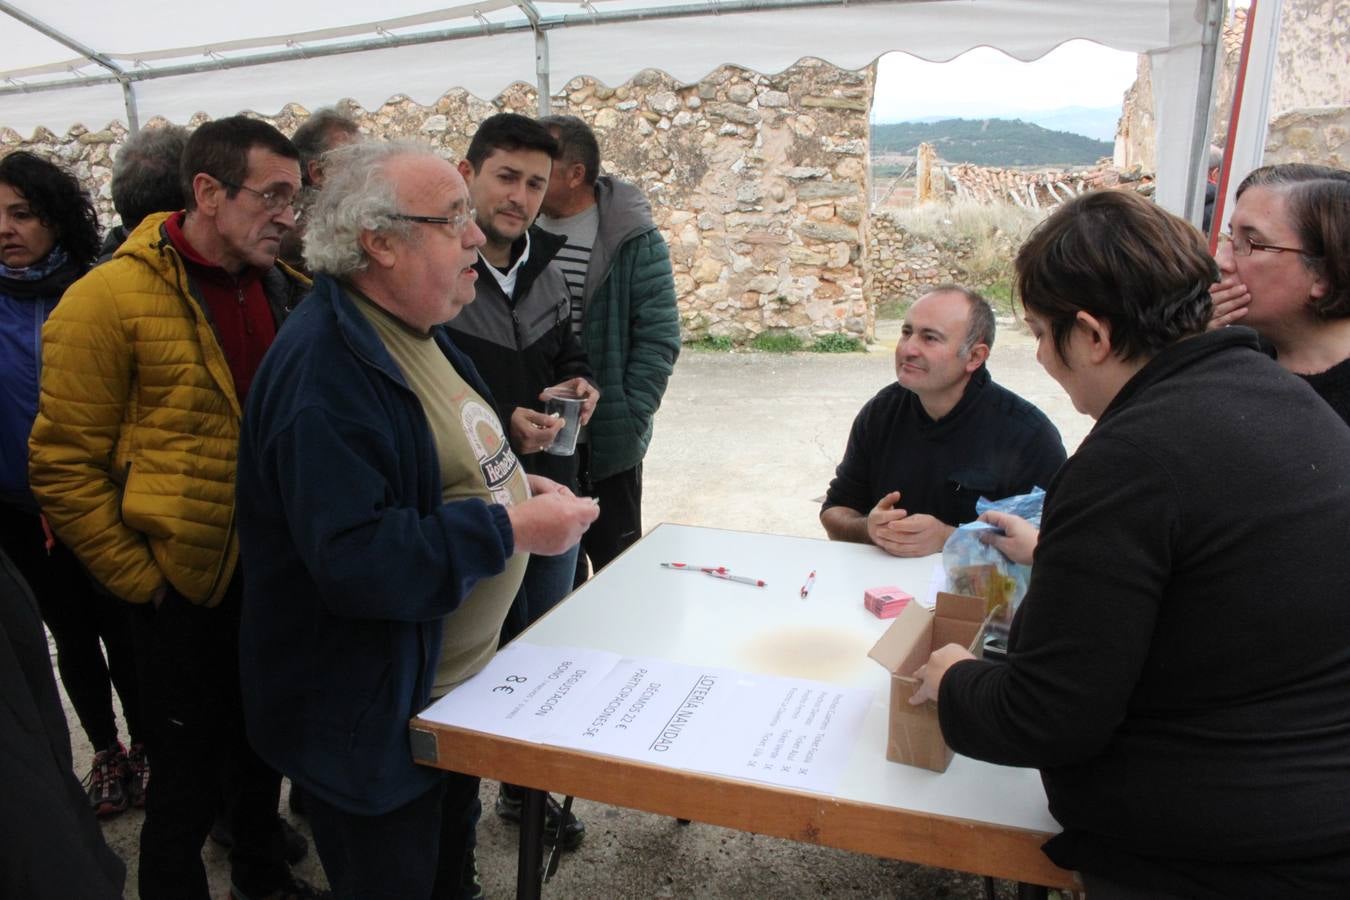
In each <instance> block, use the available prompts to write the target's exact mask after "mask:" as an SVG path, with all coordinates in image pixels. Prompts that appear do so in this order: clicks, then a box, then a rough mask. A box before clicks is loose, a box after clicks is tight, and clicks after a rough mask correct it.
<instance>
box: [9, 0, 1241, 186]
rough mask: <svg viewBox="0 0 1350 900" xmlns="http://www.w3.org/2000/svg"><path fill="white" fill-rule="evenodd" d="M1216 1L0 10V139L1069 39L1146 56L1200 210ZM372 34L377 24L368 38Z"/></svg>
mask: <svg viewBox="0 0 1350 900" xmlns="http://www.w3.org/2000/svg"><path fill="white" fill-rule="evenodd" d="M1221 6H1222V4H1221V0H1112V2H1109V3H1086V2H1082V0H720V2H719V0H704V2H692V3H691V2H683V3H681V2H679V0H675V2H665V0H584V2H581V3H577V2H570V3H562V2H534V0H515V2H512V0H483V2H479V3H473V4H466V5H461V6H454V7H436V6H434V5H433V4H431V3H428V2H425V0H381V2H379V3H378V4H371V3H369V2H357V0H323V2H313V0H291V2H286V3H279V2H277V0H230V2H229V4H228V6H227V7H225V8H222V9H221V10H220V11H219V12H215V11H213V10H211V8H210V7H205V8H203V7H198V8H196V10H193V9H192V7H191V6H190V5H189V6H187V7H185V6H184V5H183V4H182V3H181V2H179V0H173V2H170V0H132V2H116V0H111V2H110V0H63V2H61V3H59V4H54V3H50V2H38V0H17V2H11V0H0V22H3V32H0V34H3V41H2V43H0V46H3V47H4V51H5V52H4V56H3V57H2V58H3V60H4V61H3V63H0V65H4V66H5V67H6V68H5V69H4V70H0V127H5V126H7V127H10V128H13V129H15V130H16V131H18V132H20V133H21V134H30V133H31V132H32V131H33V129H35V128H36V127H38V126H44V127H46V128H48V129H50V130H52V131H54V132H56V133H58V134H59V133H64V132H65V131H66V130H68V129H69V128H70V126H72V125H74V124H77V123H78V124H82V125H84V126H85V127H88V128H102V127H104V126H105V125H106V124H107V123H109V122H111V121H114V120H116V121H121V122H124V123H127V124H128V125H129V126H130V127H133V128H134V127H137V125H138V124H139V121H140V120H142V119H145V118H148V117H150V116H164V117H165V118H167V119H170V120H171V121H177V122H184V121H186V120H187V119H188V118H189V117H190V116H192V115H193V114H194V113H197V112H204V113H206V114H208V115H210V116H212V117H218V116H223V115H232V114H234V113H236V112H239V111H241V110H252V111H255V112H259V113H263V114H272V113H275V112H277V111H279V110H280V109H281V107H282V106H283V105H284V104H285V103H287V102H296V103H299V104H301V105H303V106H305V107H307V108H311V109H313V108H316V107H319V106H324V105H329V104H332V103H334V102H336V101H337V100H339V99H342V98H351V99H353V100H355V101H357V102H358V103H360V104H361V105H362V106H364V107H366V108H368V109H371V108H377V107H379V106H380V105H381V104H383V103H384V102H385V101H386V100H388V99H389V98H390V97H391V96H394V95H396V94H404V95H407V96H409V97H411V98H412V99H414V100H417V101H419V102H421V103H430V102H432V101H434V100H435V99H437V98H438V97H440V96H441V95H442V94H444V93H445V92H446V91H447V90H450V89H452V88H455V87H460V88H464V89H466V90H468V91H469V92H470V93H472V94H474V95H476V96H479V97H483V98H491V97H494V96H496V95H497V94H498V93H500V92H501V91H502V90H503V89H504V88H505V87H507V86H508V85H510V84H512V83H514V82H517V81H524V82H527V83H530V84H534V85H537V86H538V87H539V88H540V91H541V96H542V97H545V98H546V97H547V96H548V94H549V93H550V86H551V85H559V86H560V85H562V84H565V83H566V82H567V81H569V80H570V79H572V78H573V77H576V76H578V75H590V76H593V77H595V78H597V79H599V80H600V81H601V82H603V83H606V84H609V85H617V84H620V83H622V82H624V81H626V80H628V79H629V78H631V77H632V76H633V75H634V74H636V73H637V72H639V71H641V70H642V69H645V68H655V69H660V70H662V71H665V72H667V73H669V74H670V75H672V76H673V77H675V78H676V79H679V80H680V81H683V82H694V81H697V80H699V79H700V78H702V77H704V76H706V75H707V74H708V73H709V72H711V71H713V70H714V69H716V68H717V67H718V66H719V65H722V64H726V63H731V64H735V65H738V66H742V67H745V68H748V69H752V70H754V71H758V72H766V73H771V72H779V71H782V70H783V69H785V68H787V67H788V66H790V65H792V64H793V63H795V62H797V61H798V60H799V59H801V58H803V57H807V56H810V57H816V58H819V59H823V60H826V61H828V62H831V63H833V64H834V65H837V66H840V67H842V68H847V69H856V68H860V67H862V66H865V65H867V64H869V63H871V62H872V61H873V60H875V59H876V58H877V57H878V56H880V55H882V54H883V53H886V52H888V51H902V52H905V53H910V54H913V55H915V56H918V57H922V58H924V59H927V60H932V61H945V60H948V59H951V58H953V57H955V56H958V55H960V54H961V53H964V52H965V51H967V50H969V49H972V48H974V47H977V46H990V47H994V48H996V49H999V50H1002V51H1003V52H1005V53H1007V54H1009V55H1011V56H1014V57H1016V58H1018V59H1022V60H1031V59H1036V58H1038V57H1040V56H1043V55H1044V54H1045V53H1048V52H1049V51H1050V50H1052V49H1054V48H1055V47H1056V46H1058V45H1060V44H1062V43H1064V42H1065V41H1069V40H1073V39H1076V38H1077V39H1086V40H1091V41H1096V42H1097V43H1100V44H1103V45H1105V46H1108V47H1113V48H1116V49H1119V50H1125V51H1130V52H1135V53H1145V54H1148V55H1149V56H1150V57H1151V59H1152V62H1153V69H1152V70H1153V89H1154V103H1155V120H1156V124H1157V141H1158V152H1157V158H1158V161H1159V162H1158V199H1159V200H1160V202H1162V203H1163V204H1164V205H1166V206H1167V207H1169V208H1171V209H1174V210H1177V211H1183V210H1188V209H1189V210H1194V209H1195V208H1197V205H1198V203H1197V201H1196V199H1195V198H1197V197H1198V196H1199V192H1200V190H1201V186H1202V178H1203V174H1202V173H1203V171H1204V156H1205V153H1206V151H1207V148H1208V138H1207V134H1208V120H1209V115H1210V98H1211V94H1212V91H1211V85H1212V78H1213V62H1214V51H1215V47H1216V42H1217V38H1218V29H1219V16H1220V13H1221ZM372 16H379V19H378V20H373V19H372Z"/></svg>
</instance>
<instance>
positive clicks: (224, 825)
mask: <svg viewBox="0 0 1350 900" xmlns="http://www.w3.org/2000/svg"><path fill="white" fill-rule="evenodd" d="M277 821H279V822H280V823H281V831H280V832H279V833H278V836H277V837H274V838H273V839H272V840H274V841H276V842H277V843H276V844H275V845H273V847H272V848H271V849H272V852H273V853H275V854H276V855H277V856H280V857H281V858H282V859H284V860H286V862H287V863H288V864H290V865H292V866H293V865H295V864H296V863H298V862H300V860H302V859H304V858H305V857H306V856H307V855H308V854H309V841H307V840H305V836H304V835H303V834H301V833H300V832H298V831H296V830H295V826H293V825H291V823H290V822H287V821H286V820H285V819H283V818H281V817H280V816H277ZM211 840H213V841H215V842H216V843H217V844H219V845H220V846H222V847H225V848H227V849H228V848H230V847H233V846H234V834H233V832H231V831H230V824H229V822H227V821H226V819H225V817H224V816H223V815H220V816H216V821H215V824H213V825H212V826H211Z"/></svg>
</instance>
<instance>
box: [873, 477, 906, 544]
mask: <svg viewBox="0 0 1350 900" xmlns="http://www.w3.org/2000/svg"><path fill="white" fill-rule="evenodd" d="M899 500H900V492H899V491H891V492H890V493H889V494H887V495H886V496H884V497H882V498H881V499H880V500H878V501H877V505H876V506H874V507H872V511H871V512H869V513H868V514H867V539H868V540H870V541H871V542H872V543H874V544H876V545H877V546H878V547H880V548H881V549H882V550H885V551H886V552H887V553H889V554H891V555H892V556H903V555H904V554H903V553H901V552H900V549H899V547H898V546H897V545H896V543H895V537H894V536H893V535H892V533H891V530H890V526H891V523H892V522H896V521H899V520H900V519H903V518H904V517H905V516H906V515H907V513H906V512H905V511H904V510H903V509H896V508H895V504H896V503H898V502H899Z"/></svg>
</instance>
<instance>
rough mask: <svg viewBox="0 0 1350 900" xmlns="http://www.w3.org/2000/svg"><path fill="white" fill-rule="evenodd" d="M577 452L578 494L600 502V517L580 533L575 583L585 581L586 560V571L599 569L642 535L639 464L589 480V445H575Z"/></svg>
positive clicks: (640, 465)
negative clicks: (579, 551)
mask: <svg viewBox="0 0 1350 900" xmlns="http://www.w3.org/2000/svg"><path fill="white" fill-rule="evenodd" d="M577 452H578V453H580V454H581V472H580V475H579V478H578V480H579V482H580V485H581V491H580V493H581V496H583V497H595V498H596V499H598V500H599V501H600V518H598V519H596V520H595V521H594V522H592V523H591V527H590V528H588V529H586V533H585V534H583V535H582V536H581V553H580V554H579V555H578V556H577V577H576V582H575V584H577V585H580V584H581V583H582V582H583V581H585V580H586V573H587V568H586V560H587V558H589V559H590V571H591V572H599V571H600V570H601V569H603V568H604V567H605V566H607V565H609V561H610V560H612V559H613V558H614V557H616V556H618V555H619V554H620V553H622V552H623V551H624V550H626V549H628V548H629V547H631V546H632V545H633V544H635V543H637V539H638V538H640V537H642V463H638V464H637V465H636V466H634V467H633V468H631V469H626V470H624V471H622V472H619V473H617V474H615V475H611V476H609V477H608V478H602V479H600V480H599V481H592V480H591V478H590V467H591V459H590V455H591V448H590V444H578V445H577Z"/></svg>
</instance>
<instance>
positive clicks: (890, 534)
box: [867, 491, 956, 556]
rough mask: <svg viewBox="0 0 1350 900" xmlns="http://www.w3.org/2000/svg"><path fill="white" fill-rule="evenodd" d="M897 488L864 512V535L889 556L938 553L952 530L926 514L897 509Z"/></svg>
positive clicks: (898, 498)
mask: <svg viewBox="0 0 1350 900" xmlns="http://www.w3.org/2000/svg"><path fill="white" fill-rule="evenodd" d="M899 500H900V492H899V491H891V492H890V493H889V494H887V495H886V496H884V497H882V498H881V500H879V501H878V502H877V505H876V506H874V507H872V511H871V512H869V513H868V514H867V537H868V539H870V540H871V541H872V543H874V544H876V545H877V546H878V547H880V548H881V549H882V550H885V551H886V552H887V553H889V554H891V555H892V556H927V555H928V554H930V553H937V552H938V551H939V550H941V549H942V545H943V544H945V543H947V538H948V537H950V536H951V533H952V532H953V531H955V530H956V529H954V528H953V527H952V526H950V525H948V524H946V523H945V522H942V521H941V520H940V519H935V518H934V517H932V516H928V515H923V514H919V515H913V516H911V515H910V514H909V513H908V512H906V511H905V510H903V509H896V508H895V504H896V503H898V502H899Z"/></svg>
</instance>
